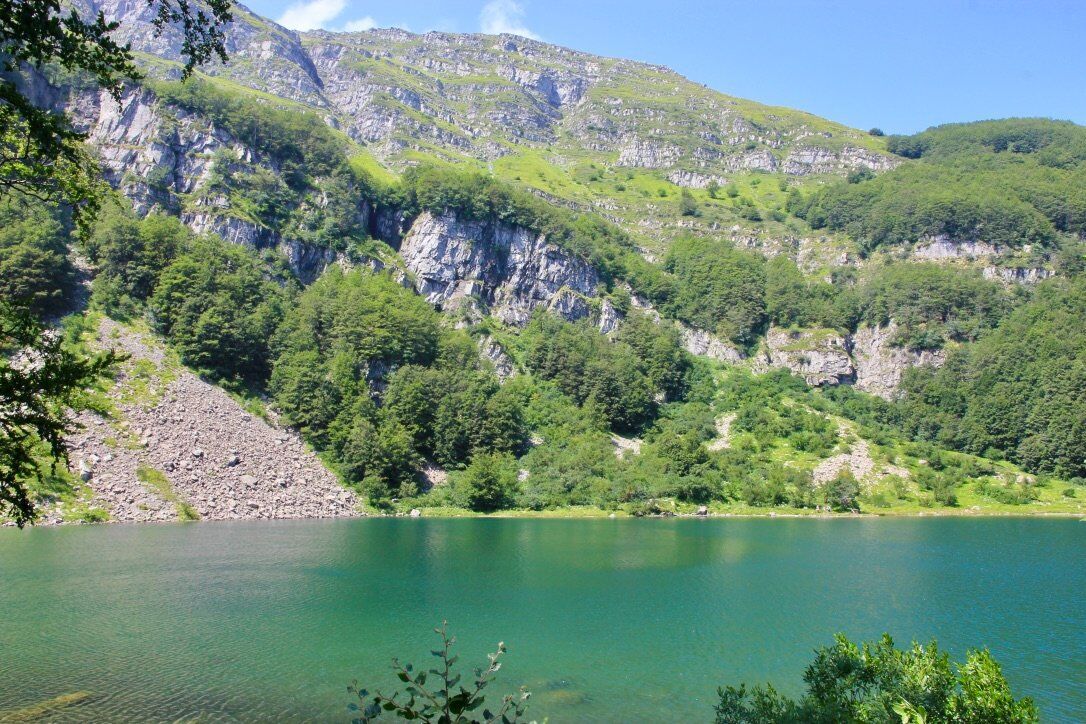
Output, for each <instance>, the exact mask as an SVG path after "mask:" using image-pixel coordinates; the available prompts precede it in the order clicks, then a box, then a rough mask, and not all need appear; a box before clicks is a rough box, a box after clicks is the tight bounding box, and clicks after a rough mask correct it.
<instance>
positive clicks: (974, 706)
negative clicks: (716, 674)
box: [716, 634, 1039, 724]
mask: <svg viewBox="0 0 1086 724" xmlns="http://www.w3.org/2000/svg"><path fill="white" fill-rule="evenodd" d="M803 680H804V682H805V683H806V685H807V690H806V693H805V694H804V695H803V697H802V698H800V699H799V700H793V699H790V698H788V697H786V696H783V695H782V694H780V693H779V692H777V690H776V689H774V688H773V687H772V686H770V685H759V686H755V687H753V688H751V689H749V690H748V689H747V687H746V685H745V684H741V685H739V686H738V687H735V686H726V687H722V688H720V689H719V690H718V695H719V701H718V703H717V705H716V722H717V724H792V723H794V722H826V723H827V724H829V722H902V723H903V724H910V723H919V722H932V723H935V722H947V723H948V724H949V723H950V722H956V723H959V724H988V723H990V722H1005V723H1007V724H1010V723H1012V722H1020V723H1021V724H1033V723H1035V722H1037V721H1039V717H1038V714H1037V708H1036V707H1035V706H1034V704H1033V701H1032V700H1031V699H1029V698H1022V699H1015V698H1014V696H1013V695H1012V694H1011V691H1010V686H1009V685H1008V684H1007V680H1006V678H1005V677H1004V676H1003V672H1002V670H1001V669H1000V667H999V664H998V663H996V661H995V659H993V658H992V655H991V654H990V653H989V652H988V651H987V650H982V651H976V650H974V651H970V652H969V653H968V654H967V656H966V661H965V663H964V664H958V665H952V664H951V662H950V657H949V656H948V655H947V654H946V653H943V652H941V651H940V650H939V647H938V644H937V643H936V642H935V641H932V642H931V643H929V644H928V645H926V646H921V645H920V644H918V643H915V642H914V643H913V645H912V646H911V647H910V648H908V649H905V650H901V649H898V648H896V647H895V646H894V642H893V640H892V639H891V638H890V636H889V635H883V637H882V639H880V640H879V641H877V642H875V643H863V644H861V645H856V644H854V643H852V642H851V641H849V640H848V639H847V638H846V637H845V636H844V635H842V634H838V635H837V637H836V639H835V642H834V644H833V646H829V647H823V648H821V649H819V650H818V651H817V652H816V655H815V660H814V662H812V663H811V665H810V666H808V667H807V670H806V672H805V673H804V674H803Z"/></svg>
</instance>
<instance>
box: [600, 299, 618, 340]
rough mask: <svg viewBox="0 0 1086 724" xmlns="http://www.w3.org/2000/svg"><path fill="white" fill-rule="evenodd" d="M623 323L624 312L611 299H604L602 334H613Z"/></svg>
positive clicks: (601, 307)
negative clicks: (616, 307)
mask: <svg viewBox="0 0 1086 724" xmlns="http://www.w3.org/2000/svg"><path fill="white" fill-rule="evenodd" d="M621 323H622V313H621V312H619V311H618V310H617V309H615V305H613V304H611V300H610V299H604V300H603V302H602V303H601V304H600V314H599V322H598V323H597V326H598V327H599V330H600V334H611V333H612V332H614V331H616V330H617V329H618V327H619V324H621Z"/></svg>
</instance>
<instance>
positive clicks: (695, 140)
mask: <svg viewBox="0 0 1086 724" xmlns="http://www.w3.org/2000/svg"><path fill="white" fill-rule="evenodd" d="M88 9H93V10H97V11H101V12H103V13H104V15H105V17H106V19H107V20H117V21H119V22H120V23H121V28H120V31H119V33H118V37H119V38H121V39H123V40H125V41H127V42H129V43H131V45H132V47H133V48H134V49H135V50H136V51H137V52H138V53H139V54H140V55H141V57H140V59H141V60H142V62H143V64H144V65H145V67H146V69H147V72H148V73H149V74H150V75H151V76H152V77H159V78H170V77H174V78H176V77H177V74H178V73H179V69H180V64H179V59H180V55H179V53H178V52H177V50H176V49H177V48H179V47H180V46H179V44H178V42H177V39H176V38H175V37H172V36H171V35H170V34H169V33H167V34H166V35H164V36H162V37H156V36H154V34H153V32H152V30H151V26H150V25H149V22H148V21H149V19H150V16H149V10H147V9H145V8H142V7H141V6H139V4H136V5H135V6H133V5H132V3H129V2H126V1H124V0H117V1H115V2H114V1H111V2H99V3H95V4H94V5H88ZM236 17H237V19H236V21H235V22H234V24H233V26H232V28H231V29H230V32H229V33H228V37H229V43H228V51H229V53H230V62H229V63H226V64H219V65H212V66H209V67H206V68H205V69H204V71H205V72H206V73H207V75H208V76H210V77H213V78H215V79H217V80H219V81H220V82H222V83H223V87H225V88H227V89H228V90H231V91H233V92H239V91H240V92H246V91H249V92H253V95H254V97H258V98H261V99H263V100H265V101H275V100H278V102H280V103H284V104H285V103H286V102H288V101H289V102H290V103H289V105H288V106H287V107H297V108H305V109H309V110H311V111H313V112H315V113H317V114H319V115H320V116H321V118H322V119H323V120H325V122H327V123H328V124H329V125H331V126H332V127H334V128H336V129H339V130H341V131H342V132H343V133H344V134H345V135H346V136H348V137H349V138H350V139H351V140H352V141H354V142H355V143H357V144H358V145H359V146H362V147H363V148H364V149H365V153H366V154H367V155H370V156H372V157H373V158H374V159H376V160H377V161H379V162H380V163H381V164H383V165H384V166H386V167H388V168H390V169H394V170H397V171H400V170H402V169H403V168H405V167H406V166H408V165H411V164H415V163H418V162H419V161H420V160H433V159H441V160H446V161H450V162H458V163H469V164H473V165H476V166H478V167H480V168H483V167H485V168H487V169H489V170H490V171H492V172H493V173H495V174H496V175H497V176H498V177H500V178H503V179H506V180H510V181H515V182H518V183H521V184H524V185H526V186H528V187H529V188H531V189H533V190H534V191H536V192H537V193H539V194H541V195H543V196H544V197H546V198H552V199H554V200H556V201H557V202H559V203H562V204H566V205H570V206H573V207H574V208H578V209H591V210H593V211H595V212H596V213H599V214H601V215H603V216H605V217H607V218H609V219H611V220H612V221H615V222H616V223H618V224H620V225H622V226H624V228H626V229H627V230H628V231H629V232H631V233H632V234H633V235H634V236H635V237H637V238H638V239H639V241H640V242H641V243H642V244H643V245H644V246H646V247H648V248H650V249H652V250H654V251H659V250H660V249H662V248H663V247H662V245H663V244H666V242H667V240H668V238H669V236H670V235H671V234H672V233H673V231H674V224H675V222H676V221H678V218H677V217H678V214H677V208H678V198H677V197H678V191H679V187H680V186H681V187H688V188H694V189H704V188H705V187H706V186H707V185H708V184H709V183H710V182H714V181H715V182H716V183H718V184H721V185H723V184H726V183H727V182H728V181H729V180H730V179H732V178H733V177H738V178H742V179H747V178H748V177H749V176H750V175H751V174H752V173H756V172H768V173H777V172H780V173H783V174H785V175H786V176H788V177H796V178H800V177H807V176H811V175H824V174H838V173H843V172H847V171H849V170H854V169H861V168H867V169H871V170H884V169H887V168H890V167H892V166H893V165H895V163H896V162H897V161H896V159H895V158H894V157H893V156H891V155H889V154H886V153H885V143H884V142H883V140H882V139H879V138H876V137H872V136H870V135H869V134H867V133H864V132H860V131H856V130H855V129H851V128H848V127H846V126H843V125H840V124H837V123H833V122H831V121H827V120H825V119H822V118H818V117H816V116H813V115H810V114H806V113H801V112H798V111H794V110H791V109H786V108H775V107H770V106H765V105H762V104H759V103H754V102H751V101H747V100H743V99H738V98H733V97H730V96H726V95H724V94H721V93H718V92H716V91H713V90H711V89H708V88H706V87H704V86H702V85H699V84H697V83H693V82H691V81H689V80H687V79H686V78H683V77H682V76H680V75H678V74H677V73H675V72H673V71H671V70H669V69H667V68H663V67H659V66H652V65H646V64H643V63H636V62H632V61H627V60H619V59H612V58H603V57H599V56H594V55H590V54H587V53H581V52H577V51H573V50H569V49H566V48H561V47H558V46H554V45H549V44H547V43H542V42H539V41H534V40H528V39H525V38H520V37H517V36H486V35H478V34H471V35H464V34H452V33H438V32H430V33H426V34H424V35H416V34H412V33H408V32H405V31H402V30H397V29H388V30H371V31H367V32H362V33H331V32H326V31H314V32H307V33H295V32H293V31H290V30H287V29H285V28H282V27H280V26H278V25H276V24H275V23H273V22H271V21H269V20H266V19H263V18H260V17H258V16H256V15H254V14H252V13H251V12H249V11H247V10H245V9H244V8H240V9H239V11H238V12H237V13H236ZM239 86H240V87H239ZM269 95H270V96H274V99H271V98H269ZM760 195H765V194H760ZM778 201H783V195H781V198H780V199H778ZM683 221H684V223H685V224H686V225H688V226H691V227H692V228H697V229H704V230H710V229H712V230H719V229H722V228H727V226H730V225H733V224H734V223H736V222H742V219H741V217H740V216H739V215H737V214H735V213H733V212H732V211H731V210H730V209H725V208H715V207H714V206H713V205H709V207H708V208H707V209H706V213H705V214H704V216H703V217H697V218H685V219H683Z"/></svg>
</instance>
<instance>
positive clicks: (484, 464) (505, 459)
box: [456, 453, 517, 512]
mask: <svg viewBox="0 0 1086 724" xmlns="http://www.w3.org/2000/svg"><path fill="white" fill-rule="evenodd" d="M456 489H457V493H458V494H459V495H460V496H462V497H463V499H464V501H465V502H466V503H467V506H468V507H469V508H471V509H472V510H476V511H481V512H488V511H493V510H501V509H502V508H508V507H510V506H511V505H512V504H513V500H514V498H515V497H516V494H517V468H516V461H515V460H514V459H513V458H512V456H509V455H502V454H496V453H482V454H479V455H476V456H475V457H474V458H472V461H471V464H470V465H468V467H467V468H466V469H465V470H464V472H462V473H460V474H459V475H458V476H457V477H456Z"/></svg>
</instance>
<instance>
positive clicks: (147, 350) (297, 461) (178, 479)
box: [51, 320, 357, 522]
mask: <svg viewBox="0 0 1086 724" xmlns="http://www.w3.org/2000/svg"><path fill="white" fill-rule="evenodd" d="M100 339H101V340H102V341H101V342H100V343H101V344H109V345H113V346H119V347H120V348H121V349H123V350H124V351H125V352H127V353H128V354H130V355H131V356H132V361H131V362H129V363H126V364H125V366H124V370H126V371H130V370H131V369H132V365H133V363H135V362H137V361H139V362H141V364H144V365H147V364H148V363H149V364H150V366H152V367H153V368H154V369H155V370H156V373H155V375H154V378H153V379H154V381H153V382H152V383H151V386H152V387H154V386H155V385H157V384H159V383H161V385H162V388H161V389H153V390H152V394H154V398H152V399H150V400H139V399H137V400H133V399H130V398H129V397H128V394H129V393H130V392H131V390H130V389H129V388H128V386H127V383H126V381H125V378H124V376H123V375H125V374H127V373H128V372H122V379H121V380H120V382H119V383H118V386H117V388H116V390H115V392H114V394H115V395H116V396H117V407H118V409H119V412H120V421H119V422H112V423H111V422H110V421H107V420H106V419H104V418H101V417H98V416H97V415H95V414H93V413H89V412H87V413H83V414H82V415H80V418H79V421H80V422H81V423H82V424H83V425H84V428H85V429H83V430H80V431H77V432H76V433H75V434H73V435H72V436H71V437H69V438H68V439H67V441H66V443H67V446H68V448H69V450H70V458H71V460H72V464H73V466H76V469H78V470H86V471H87V482H88V484H89V485H90V487H91V488H92V489H93V491H94V495H93V499H92V500H91V501H90V502H91V504H93V505H96V506H100V507H104V508H107V509H108V510H109V511H110V514H111V518H112V519H113V520H116V521H122V522H129V521H152V520H176V519H177V516H178V507H177V506H178V504H179V503H186V504H188V505H190V506H192V508H194V509H195V510H196V511H197V513H198V514H199V515H200V517H201V518H202V519H206V520H216V519H231V520H233V519H248V518H325V517H336V516H352V515H356V514H357V513H356V504H357V501H356V499H355V496H354V494H353V493H351V492H350V491H349V490H346V489H345V488H343V487H341V486H340V485H339V482H338V481H337V479H336V476H335V475H334V474H332V473H331V472H330V471H329V470H327V469H326V468H325V467H324V466H323V465H322V464H321V462H320V460H319V459H318V458H317V457H316V456H315V455H314V454H313V453H311V452H309V451H308V450H306V448H305V446H304V445H303V443H302V441H301V438H300V437H299V436H298V435H297V434H296V433H295V432H293V431H289V430H286V429H283V428H279V427H277V426H275V425H273V424H270V423H268V422H266V421H264V420H263V419H261V418H259V417H255V416H254V415H252V414H250V413H248V412H246V411H245V410H243V409H242V408H241V407H239V406H238V404H237V403H236V402H235V401H234V400H233V399H232V398H231V397H230V396H229V395H227V394H226V393H225V392H224V391H222V390H221V389H219V388H218V387H215V386H213V385H210V384H208V383H206V382H204V381H202V380H201V379H200V378H198V377H196V376H195V375H193V374H192V373H190V372H188V371H187V370H185V369H183V368H176V369H167V367H166V366H164V365H167V364H168V363H167V361H166V358H165V355H164V352H163V351H162V349H161V348H159V347H157V346H156V345H155V344H154V343H152V342H151V341H150V340H147V339H144V338H141V337H140V336H139V335H137V334H135V333H134V332H132V331H131V330H129V329H127V328H125V327H122V326H121V325H118V324H117V323H115V322H112V321H110V320H105V321H104V322H103V324H102V327H101V331H100ZM170 377H173V379H172V380H171V379H170ZM141 467H144V468H149V469H153V470H155V471H158V473H159V474H161V475H164V476H165V479H166V480H168V487H169V489H170V492H169V493H167V494H164V492H163V490H162V489H160V488H156V487H155V486H153V485H147V484H145V483H144V482H141V480H140V479H139V477H138V476H137V470H138V469H139V468H141ZM51 517H52V516H51ZM52 519H53V520H54V522H55V521H56V518H55V517H52Z"/></svg>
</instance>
